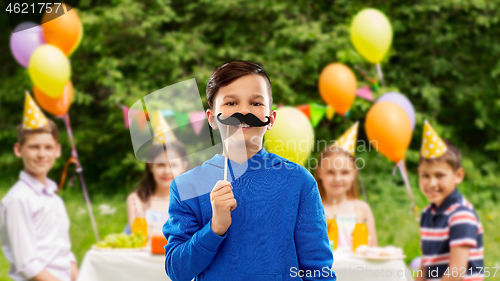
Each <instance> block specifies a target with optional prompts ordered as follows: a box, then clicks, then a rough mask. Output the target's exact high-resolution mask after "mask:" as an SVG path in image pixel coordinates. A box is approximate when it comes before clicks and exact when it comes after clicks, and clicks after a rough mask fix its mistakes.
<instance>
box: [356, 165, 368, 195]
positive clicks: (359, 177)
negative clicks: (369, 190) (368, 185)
mask: <svg viewBox="0 0 500 281" xmlns="http://www.w3.org/2000/svg"><path fill="white" fill-rule="evenodd" d="M356 174H357V178H358V183H359V186H360V187H361V192H363V198H364V199H365V202H366V203H368V198H367V197H366V190H365V185H364V183H363V180H362V179H361V171H360V170H358V172H357V173H356Z"/></svg>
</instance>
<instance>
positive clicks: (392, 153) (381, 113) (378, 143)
mask: <svg viewBox="0 0 500 281" xmlns="http://www.w3.org/2000/svg"><path fill="white" fill-rule="evenodd" d="M365 129H366V135H367V136H368V139H369V140H370V144H371V145H372V146H374V147H375V149H377V151H379V152H380V153H382V154H383V155H385V156H386V157H387V158H389V159H390V160H391V161H393V162H395V163H397V162H399V160H401V159H404V158H405V154H406V150H407V149H408V146H409V145H410V141H411V131H412V130H411V122H410V118H408V115H407V114H406V112H405V111H404V109H403V108H401V107H400V106H399V105H397V104H396V103H394V102H391V101H383V102H379V103H376V104H374V105H373V106H372V107H371V108H370V110H369V111H368V114H367V115H366V121H365Z"/></svg>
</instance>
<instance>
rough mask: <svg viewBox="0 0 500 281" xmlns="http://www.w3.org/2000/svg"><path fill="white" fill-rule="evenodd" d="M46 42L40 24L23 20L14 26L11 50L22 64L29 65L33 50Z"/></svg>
mask: <svg viewBox="0 0 500 281" xmlns="http://www.w3.org/2000/svg"><path fill="white" fill-rule="evenodd" d="M18 30H20V31H18ZM45 43H46V41H45V37H44V36H43V29H42V27H41V26H40V25H37V24H36V23H34V22H23V23H21V24H19V25H18V26H16V28H14V32H13V33H12V35H11V36H10V51H11V52H12V55H13V56H14V58H15V59H16V61H17V62H18V63H19V64H20V65H22V66H24V67H28V64H29V61H30V57H31V54H32V53H33V51H35V49H36V48H38V47H39V46H40V45H42V44H45Z"/></svg>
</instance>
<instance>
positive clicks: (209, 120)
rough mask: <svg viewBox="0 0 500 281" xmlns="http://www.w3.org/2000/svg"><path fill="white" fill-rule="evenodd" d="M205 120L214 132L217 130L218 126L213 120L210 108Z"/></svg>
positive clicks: (213, 116)
mask: <svg viewBox="0 0 500 281" xmlns="http://www.w3.org/2000/svg"><path fill="white" fill-rule="evenodd" d="M206 114H207V119H208V124H210V127H212V129H214V130H218V129H219V125H218V124H217V120H216V119H215V113H214V112H213V111H212V109H211V108H209V109H207V112H206Z"/></svg>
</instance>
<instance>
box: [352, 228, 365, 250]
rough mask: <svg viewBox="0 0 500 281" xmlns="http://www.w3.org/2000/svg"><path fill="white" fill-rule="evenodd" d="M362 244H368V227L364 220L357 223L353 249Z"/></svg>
mask: <svg viewBox="0 0 500 281" xmlns="http://www.w3.org/2000/svg"><path fill="white" fill-rule="evenodd" d="M361 245H368V227H367V226H366V223H364V222H358V223H356V226H355V227H354V231H353V232H352V251H353V252H354V251H356V248H358V246H361Z"/></svg>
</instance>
